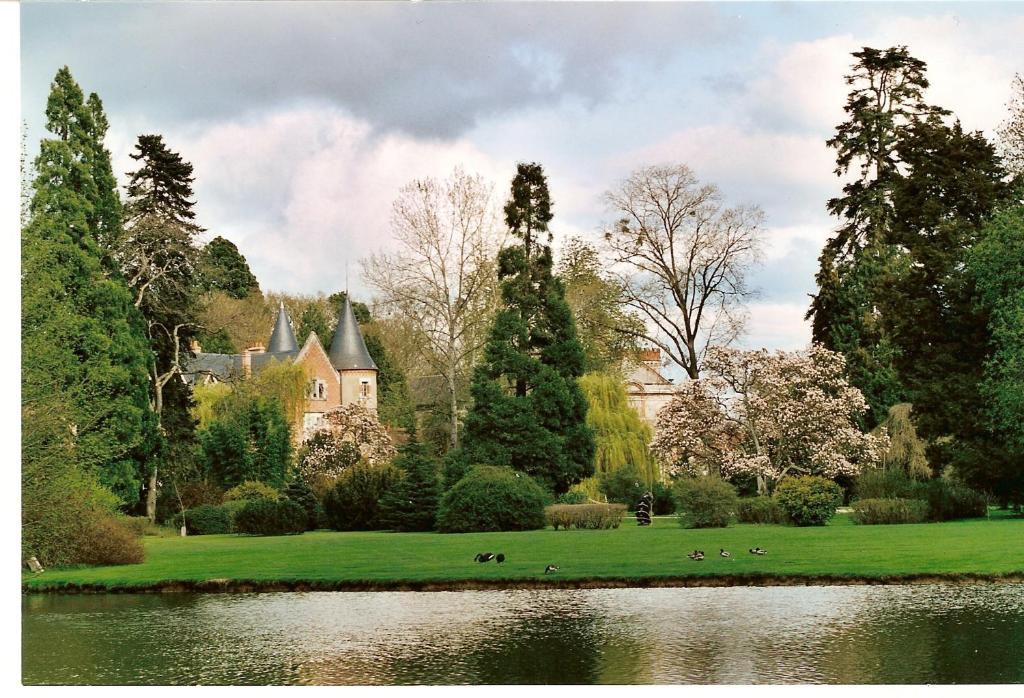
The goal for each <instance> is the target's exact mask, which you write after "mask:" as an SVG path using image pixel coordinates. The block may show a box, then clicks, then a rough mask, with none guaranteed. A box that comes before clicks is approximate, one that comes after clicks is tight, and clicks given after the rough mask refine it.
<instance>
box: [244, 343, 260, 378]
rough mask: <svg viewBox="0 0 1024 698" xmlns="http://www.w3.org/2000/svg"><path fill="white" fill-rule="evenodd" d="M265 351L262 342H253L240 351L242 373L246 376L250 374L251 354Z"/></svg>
mask: <svg viewBox="0 0 1024 698" xmlns="http://www.w3.org/2000/svg"><path fill="white" fill-rule="evenodd" d="M265 351H266V347H264V346H263V345H262V344H253V345H252V346H251V347H249V348H248V349H246V350H245V351H243V352H242V375H243V376H245V377H246V378H248V377H249V376H251V375H252V355H253V354H262V353H264V352H265Z"/></svg>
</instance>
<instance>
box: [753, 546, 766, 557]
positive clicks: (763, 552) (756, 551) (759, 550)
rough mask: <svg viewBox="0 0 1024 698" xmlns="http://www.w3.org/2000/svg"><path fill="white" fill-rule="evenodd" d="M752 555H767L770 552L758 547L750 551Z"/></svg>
mask: <svg viewBox="0 0 1024 698" xmlns="http://www.w3.org/2000/svg"><path fill="white" fill-rule="evenodd" d="M750 554H751V555H767V554H768V551H767V550H765V549H764V548H761V547H757V548H751V549H750Z"/></svg>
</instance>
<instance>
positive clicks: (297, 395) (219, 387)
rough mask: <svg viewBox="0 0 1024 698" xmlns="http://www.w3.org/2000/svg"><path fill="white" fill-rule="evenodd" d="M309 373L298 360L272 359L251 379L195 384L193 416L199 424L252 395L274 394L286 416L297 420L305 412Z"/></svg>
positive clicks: (290, 420)
mask: <svg viewBox="0 0 1024 698" xmlns="http://www.w3.org/2000/svg"><path fill="white" fill-rule="evenodd" d="M308 383H309V376H308V374H307V371H306V368H305V367H304V366H301V365H299V364H293V363H281V362H278V361H271V362H270V364H269V365H268V366H266V367H265V368H264V369H263V370H262V371H260V372H259V373H257V374H256V375H255V376H253V377H252V378H251V379H250V380H247V381H242V382H239V383H235V384H234V385H233V386H232V385H231V384H228V383H212V384H210V385H197V386H195V388H193V390H192V397H193V399H194V400H195V406H194V407H193V408H192V416H193V417H194V418H195V419H196V421H198V422H199V426H200V427H205V426H208V425H209V423H210V422H212V421H214V420H215V419H218V418H220V417H222V416H224V415H227V414H230V413H231V412H232V411H235V410H237V409H239V407H240V405H241V404H243V403H245V402H246V401H248V400H252V399H254V398H276V399H277V401H278V402H279V403H280V405H281V409H282V411H283V412H284V416H285V418H287V419H288V421H289V423H291V424H296V423H298V422H299V421H300V420H301V418H302V414H303V412H305V405H306V394H307V392H308V390H309V386H308Z"/></svg>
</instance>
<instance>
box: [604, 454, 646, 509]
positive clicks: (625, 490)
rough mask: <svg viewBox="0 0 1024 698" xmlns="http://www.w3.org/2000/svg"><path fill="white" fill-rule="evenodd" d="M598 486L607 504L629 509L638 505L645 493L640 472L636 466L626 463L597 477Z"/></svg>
mask: <svg viewBox="0 0 1024 698" xmlns="http://www.w3.org/2000/svg"><path fill="white" fill-rule="evenodd" d="M598 486H599V487H600V488H601V491H602V492H604V496H605V497H607V498H608V501H609V502H618V503H619V504H625V505H626V506H627V507H629V508H630V509H633V508H635V507H636V505H637V504H639V503H640V498H641V497H643V496H644V493H646V492H647V485H645V484H644V481H643V478H642V477H641V475H640V471H639V470H637V469H636V466H634V465H632V464H631V463H627V464H626V465H623V466H622V467H619V468H616V469H615V470H612V471H610V472H606V473H601V474H600V475H599V476H598Z"/></svg>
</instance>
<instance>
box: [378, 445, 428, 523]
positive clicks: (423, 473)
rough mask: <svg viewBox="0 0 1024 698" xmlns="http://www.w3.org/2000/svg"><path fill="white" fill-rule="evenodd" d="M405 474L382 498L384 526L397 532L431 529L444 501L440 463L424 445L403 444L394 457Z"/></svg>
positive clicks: (381, 514)
mask: <svg viewBox="0 0 1024 698" xmlns="http://www.w3.org/2000/svg"><path fill="white" fill-rule="evenodd" d="M395 467H397V468H398V469H399V470H400V471H401V472H402V474H403V475H402V477H401V478H400V479H399V480H398V482H397V483H395V485H394V486H393V487H391V489H389V490H388V491H387V493H385V495H384V496H383V497H382V498H381V500H380V521H381V525H383V526H384V527H386V528H389V529H392V530H394V531H432V530H433V529H434V522H435V520H436V519H437V508H438V506H439V505H440V500H441V479H440V471H439V468H438V463H437V461H436V460H434V459H433V458H431V457H430V455H429V453H428V449H427V447H426V446H425V445H424V444H421V443H418V442H412V443H410V444H407V445H406V446H403V447H402V448H401V449H400V451H399V456H398V458H397V459H395Z"/></svg>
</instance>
